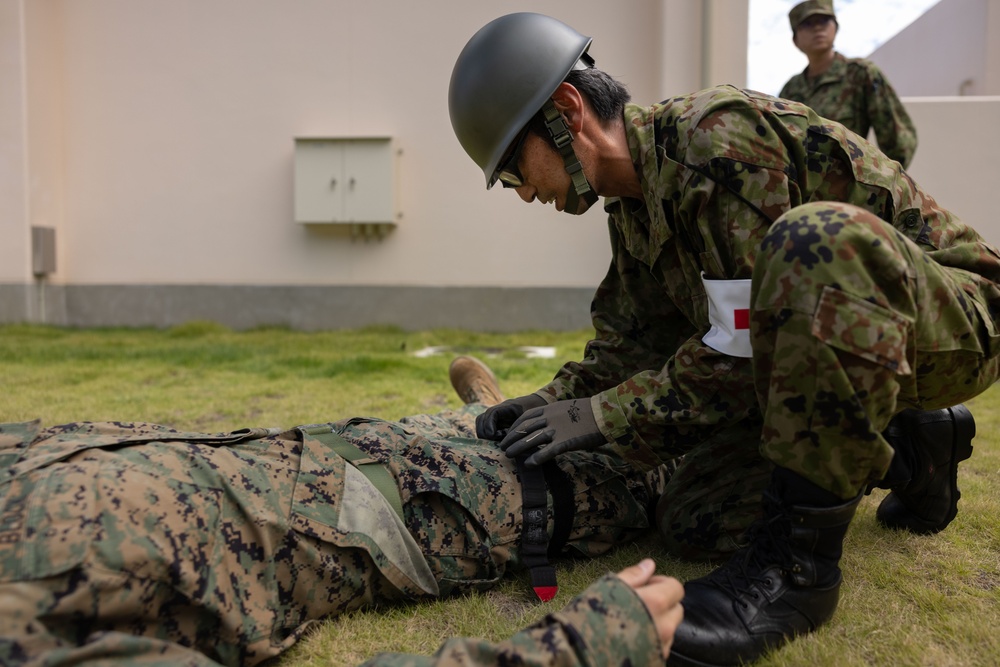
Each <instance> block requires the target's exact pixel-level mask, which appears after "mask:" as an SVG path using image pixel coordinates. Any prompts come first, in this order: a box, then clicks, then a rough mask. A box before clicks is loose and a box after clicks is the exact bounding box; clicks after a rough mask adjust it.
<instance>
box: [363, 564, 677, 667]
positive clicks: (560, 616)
mask: <svg viewBox="0 0 1000 667" xmlns="http://www.w3.org/2000/svg"><path fill="white" fill-rule="evenodd" d="M662 662H663V658H662V653H661V646H660V640H659V637H658V635H657V633H656V627H655V625H654V623H653V619H652V618H651V617H650V615H649V612H648V611H647V610H646V607H645V605H644V604H643V603H642V601H641V600H640V599H639V596H638V595H636V593H635V591H634V590H632V588H630V587H629V586H628V585H626V584H625V583H624V582H623V581H622V580H621V579H619V578H618V577H616V576H614V575H608V576H606V577H604V578H602V579H600V580H598V581H597V582H596V583H594V584H592V585H591V586H590V587H589V588H588V589H587V590H586V591H584V592H583V593H581V594H580V595H579V596H577V597H576V598H574V599H573V600H572V601H571V602H570V603H569V604H568V605H567V606H566V607H565V608H564V609H563V610H562V611H560V612H558V613H554V614H549V615H548V616H546V617H545V618H543V619H542V620H541V621H539V622H538V623H535V624H534V625H531V626H529V627H527V628H525V629H524V630H522V631H520V632H518V633H517V634H515V635H514V636H513V637H511V638H510V639H507V640H505V641H502V642H499V643H496V644H494V643H490V642H487V641H484V640H481V639H470V638H458V639H449V640H448V641H446V642H445V643H444V644H443V645H442V646H441V648H439V649H438V651H437V653H435V654H434V655H433V656H429V657H427V656H415V655H404V654H398V653H384V654H381V655H378V656H375V657H374V658H372V659H371V660H369V661H368V662H366V663H364V666H363V667H458V666H459V665H460V666H462V667H476V666H479V665H482V666H483V667H486V666H492V665H525V666H526V667H528V666H537V667H544V666H553V667H554V666H556V665H558V666H560V667H576V666H580V667H583V666H587V667H612V666H614V665H622V666H624V665H654V664H662Z"/></svg>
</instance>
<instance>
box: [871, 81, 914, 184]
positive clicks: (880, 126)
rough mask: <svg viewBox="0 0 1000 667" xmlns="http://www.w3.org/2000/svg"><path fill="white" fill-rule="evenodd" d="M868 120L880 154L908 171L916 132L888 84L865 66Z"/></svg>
mask: <svg viewBox="0 0 1000 667" xmlns="http://www.w3.org/2000/svg"><path fill="white" fill-rule="evenodd" d="M867 92H868V95H867V104H868V109H867V113H868V118H869V119H870V120H871V124H872V129H874V131H875V139H876V140H877V141H878V146H879V148H880V149H881V150H882V152H883V153H885V154H886V155H888V156H889V157H890V158H892V159H893V160H896V161H897V162H899V163H900V164H902V165H903V167H904V168H906V167H908V166H909V164H910V161H911V160H913V154H914V153H916V152H917V128H916V127H915V126H914V125H913V121H912V120H911V119H910V115H909V114H908V113H906V109H905V108H904V107H903V103H902V102H901V101H900V100H899V97H897V96H896V91H895V90H893V88H892V86H891V85H890V84H889V81H888V80H887V79H886V78H885V75H884V74H883V73H882V70H880V69H879V68H878V67H877V66H876V65H874V64H872V63H869V64H868V91H867Z"/></svg>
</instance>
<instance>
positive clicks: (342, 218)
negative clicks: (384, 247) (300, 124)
mask: <svg viewBox="0 0 1000 667" xmlns="http://www.w3.org/2000/svg"><path fill="white" fill-rule="evenodd" d="M394 157H395V151H394V150H393V145H392V139H391V138H389V137H343V138H341V137H297V138H296V139H295V221H296V222H300V223H308V224H324V223H325V224H338V223H339V224H344V223H346V224H370V223H377V224H380V225H384V224H395V221H396V217H397V215H396V208H395V201H394V199H395V198H394V196H393V195H394V192H395V183H394V176H395V171H396V170H395V164H394Z"/></svg>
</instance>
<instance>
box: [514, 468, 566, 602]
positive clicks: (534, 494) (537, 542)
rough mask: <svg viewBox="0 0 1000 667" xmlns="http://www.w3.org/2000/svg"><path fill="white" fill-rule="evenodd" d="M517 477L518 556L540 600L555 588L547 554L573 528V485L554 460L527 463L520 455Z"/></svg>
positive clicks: (555, 550)
mask: <svg viewBox="0 0 1000 667" xmlns="http://www.w3.org/2000/svg"><path fill="white" fill-rule="evenodd" d="M517 472H518V474H519V475H520V477H521V499H522V502H521V505H522V507H521V517H522V522H523V526H522V529H521V559H522V560H523V561H524V564H525V565H526V566H527V567H528V571H529V573H530V575H531V587H532V588H533V589H534V590H535V595H537V596H538V598H539V599H540V600H541V601H542V602H548V601H549V600H551V599H552V598H554V597H555V595H556V593H557V592H558V591H559V584H558V582H557V581H556V570H555V568H554V567H552V565H551V564H550V563H549V557H555V556H557V555H559V553H560V552H561V551H562V549H563V547H564V546H565V545H566V542H567V541H568V540H569V536H570V531H571V530H572V529H573V516H574V514H575V511H576V506H575V504H574V502H573V492H572V489H573V485H572V482H571V481H570V479H569V477H568V476H567V475H566V474H565V473H563V472H562V471H561V470H560V469H559V467H558V465H557V464H556V462H555V461H550V462H548V463H546V464H545V465H544V466H542V467H530V468H529V467H528V466H526V465H524V459H518V460H517ZM549 491H551V492H552V509H553V515H554V516H553V526H552V538H551V539H550V538H549V531H548V515H549V508H548V495H549Z"/></svg>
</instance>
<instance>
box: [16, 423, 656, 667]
mask: <svg viewBox="0 0 1000 667" xmlns="http://www.w3.org/2000/svg"><path fill="white" fill-rule="evenodd" d="M481 410H482V406H476V407H475V408H473V407H471V406H470V407H467V408H465V409H463V410H462V411H460V412H448V413H442V414H441V415H439V416H433V417H431V416H421V417H413V418H408V419H404V420H401V421H399V422H389V421H381V420H376V419H350V420H345V421H341V422H336V423H333V424H332V428H333V430H334V431H335V432H337V433H339V434H340V435H341V436H343V438H344V439H345V440H347V441H348V442H350V443H353V444H354V445H355V446H356V447H357V448H359V449H360V450H362V451H363V452H365V453H366V454H367V455H368V456H369V457H370V458H372V459H374V460H376V461H379V462H381V463H382V465H383V469H384V470H387V471H388V472H389V473H390V474H391V479H393V480H395V482H396V483H397V484H398V490H399V494H400V497H401V500H402V505H403V517H404V518H403V519H400V518H399V517H398V516H397V514H396V513H395V512H394V511H393V509H392V508H391V504H390V503H389V502H388V501H387V500H386V498H385V497H384V496H383V495H382V494H380V493H379V492H378V491H377V490H376V488H375V486H374V485H373V484H372V483H371V482H369V481H368V479H367V478H366V476H365V475H364V474H362V472H359V470H358V468H356V467H355V466H353V465H351V464H348V463H347V462H346V461H345V459H344V458H341V457H340V456H338V455H337V454H336V453H334V451H333V450H332V449H331V448H330V447H328V446H327V445H324V444H323V442H322V441H321V440H320V439H319V437H318V436H313V435H310V433H311V432H315V429H313V428H310V429H308V430H307V429H292V430H288V431H284V432H280V433H279V432H277V429H244V430H242V431H236V432H233V433H226V434H217V435H209V434H201V433H184V432H179V431H175V430H173V429H170V428H167V427H164V426H158V425H153V424H144V423H134V424H133V423H74V424H67V425H63V426H57V427H53V428H49V429H45V430H42V429H41V428H40V427H39V425H38V423H36V422H29V423H23V424H7V425H3V426H2V427H0V664H3V665H20V664H37V665H68V664H74V665H76V664H82V663H86V664H104V663H106V662H113V661H122V662H127V663H129V664H132V663H136V664H139V663H141V664H163V665H172V666H175V665H182V664H192V665H193V664H198V665H209V664H226V665H253V664H257V663H260V662H262V661H263V660H266V659H268V658H271V657H273V656H275V655H277V654H279V653H280V652H281V651H283V650H284V649H286V648H288V647H289V646H291V645H292V644H293V643H294V642H295V641H296V640H297V639H298V638H299V637H301V636H302V634H303V632H305V630H306V629H307V628H308V627H309V626H310V625H311V624H313V623H315V622H317V620H318V619H321V618H326V617H330V616H332V615H336V614H339V613H342V612H346V611H350V610H353V609H358V608H361V607H365V606H369V605H371V604H374V603H387V602H390V603H391V602H394V601H412V600H420V599H427V598H432V597H440V596H445V595H451V594H455V593H463V592H468V591H474V590H483V589H486V588H489V587H491V586H493V585H494V584H496V583H497V582H498V581H499V580H500V578H501V577H503V576H504V574H505V573H506V572H508V571H510V570H513V569H516V568H519V567H521V566H522V563H521V560H520V554H519V552H518V545H519V541H520V538H521V527H522V520H521V509H522V504H521V487H520V483H519V476H518V473H517V471H516V467H515V466H514V465H513V464H512V462H511V460H510V459H508V458H507V457H506V456H504V455H503V454H502V453H500V452H499V451H498V450H497V448H496V443H493V442H487V441H482V440H477V439H475V437H474V433H475V423H474V419H475V415H476V414H477V413H478V412H480V411H481ZM356 463H357V464H358V465H361V463H362V462H356ZM558 470H559V471H561V474H562V475H563V476H564V477H565V478H566V481H567V483H568V484H569V485H570V486H569V490H570V493H571V497H572V500H573V501H574V503H573V504H574V505H575V516H574V518H573V524H572V529H571V531H570V532H569V535H568V541H567V545H566V547H565V548H564V553H567V554H576V555H582V556H596V555H598V554H601V553H604V552H606V551H607V550H608V549H610V548H611V547H612V546H613V545H615V544H616V543H620V542H621V541H623V540H627V539H629V538H631V537H634V536H636V535H637V534H639V533H641V532H643V531H644V530H647V529H648V527H649V522H648V519H647V513H648V509H649V508H650V506H651V505H652V503H654V502H655V501H656V499H657V497H658V496H659V494H660V493H661V491H662V488H663V485H664V483H665V476H664V475H663V473H662V472H661V471H653V472H651V473H638V472H636V471H635V470H634V469H633V468H632V467H631V466H629V465H628V464H627V463H624V462H622V461H621V460H620V459H619V458H618V457H616V456H615V455H614V454H613V453H612V452H611V451H610V450H605V451H602V452H594V453H591V454H580V455H574V456H567V457H563V458H562V459H561V460H560V461H559V462H558ZM550 501H551V499H550ZM549 505H550V506H549V512H550V519H551V513H552V505H551V502H550V504H549ZM404 521H405V525H404ZM549 526H550V529H551V526H552V521H551V520H550V521H549ZM602 601H603V602H602ZM619 605H620V606H619ZM595 611H596V612H598V613H593V612H595ZM659 651H660V647H659V645H658V639H657V636H656V632H655V628H654V627H653V626H652V622H651V620H650V619H649V616H648V613H647V612H646V611H645V607H644V606H643V605H642V603H641V602H640V601H639V600H638V598H637V597H636V596H635V595H634V593H633V592H632V591H631V589H629V588H628V587H627V586H625V584H623V583H622V582H621V581H620V580H618V579H617V578H616V577H610V578H606V579H604V580H602V581H600V582H598V583H597V584H595V586H594V587H592V588H591V589H588V591H587V592H585V593H584V594H583V595H582V596H581V597H580V598H578V599H577V600H575V601H574V602H573V603H571V605H570V606H569V607H567V608H566V609H565V610H564V611H563V612H561V613H559V614H553V615H551V616H549V617H547V618H546V619H544V620H543V621H541V622H540V623H539V624H538V625H536V626H533V627H532V628H529V629H527V630H525V631H523V632H521V633H519V634H518V635H515V636H514V637H513V638H512V639H511V640H509V641H507V642H503V643H501V644H498V645H491V644H487V643H486V642H482V641H477V640H451V641H450V642H449V643H448V644H446V645H445V647H444V648H443V649H442V653H440V654H439V655H438V657H437V658H434V659H429V658H416V657H413V656H389V655H387V656H382V657H377V658H374V659H373V661H372V663H371V664H373V665H397V664H442V665H447V664H455V663H456V662H457V661H458V659H459V658H458V657H457V656H465V657H464V659H465V662H462V664H470V665H471V664H495V662H496V661H497V660H498V659H500V658H498V656H501V657H502V656H507V657H509V658H510V659H511V660H512V661H514V660H519V659H523V660H525V661H529V662H530V661H532V660H538V661H539V662H547V661H548V660H549V659H551V657H552V655H553V654H557V653H565V655H563V656H562V659H564V660H566V662H565V664H573V665H575V664H612V663H616V662H618V661H625V660H629V659H630V660H632V661H633V662H634V664H645V663H646V662H647V661H649V660H650V659H651V656H652V657H653V658H655V656H657V655H658V653H659ZM605 660H607V662H606V661H605Z"/></svg>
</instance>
